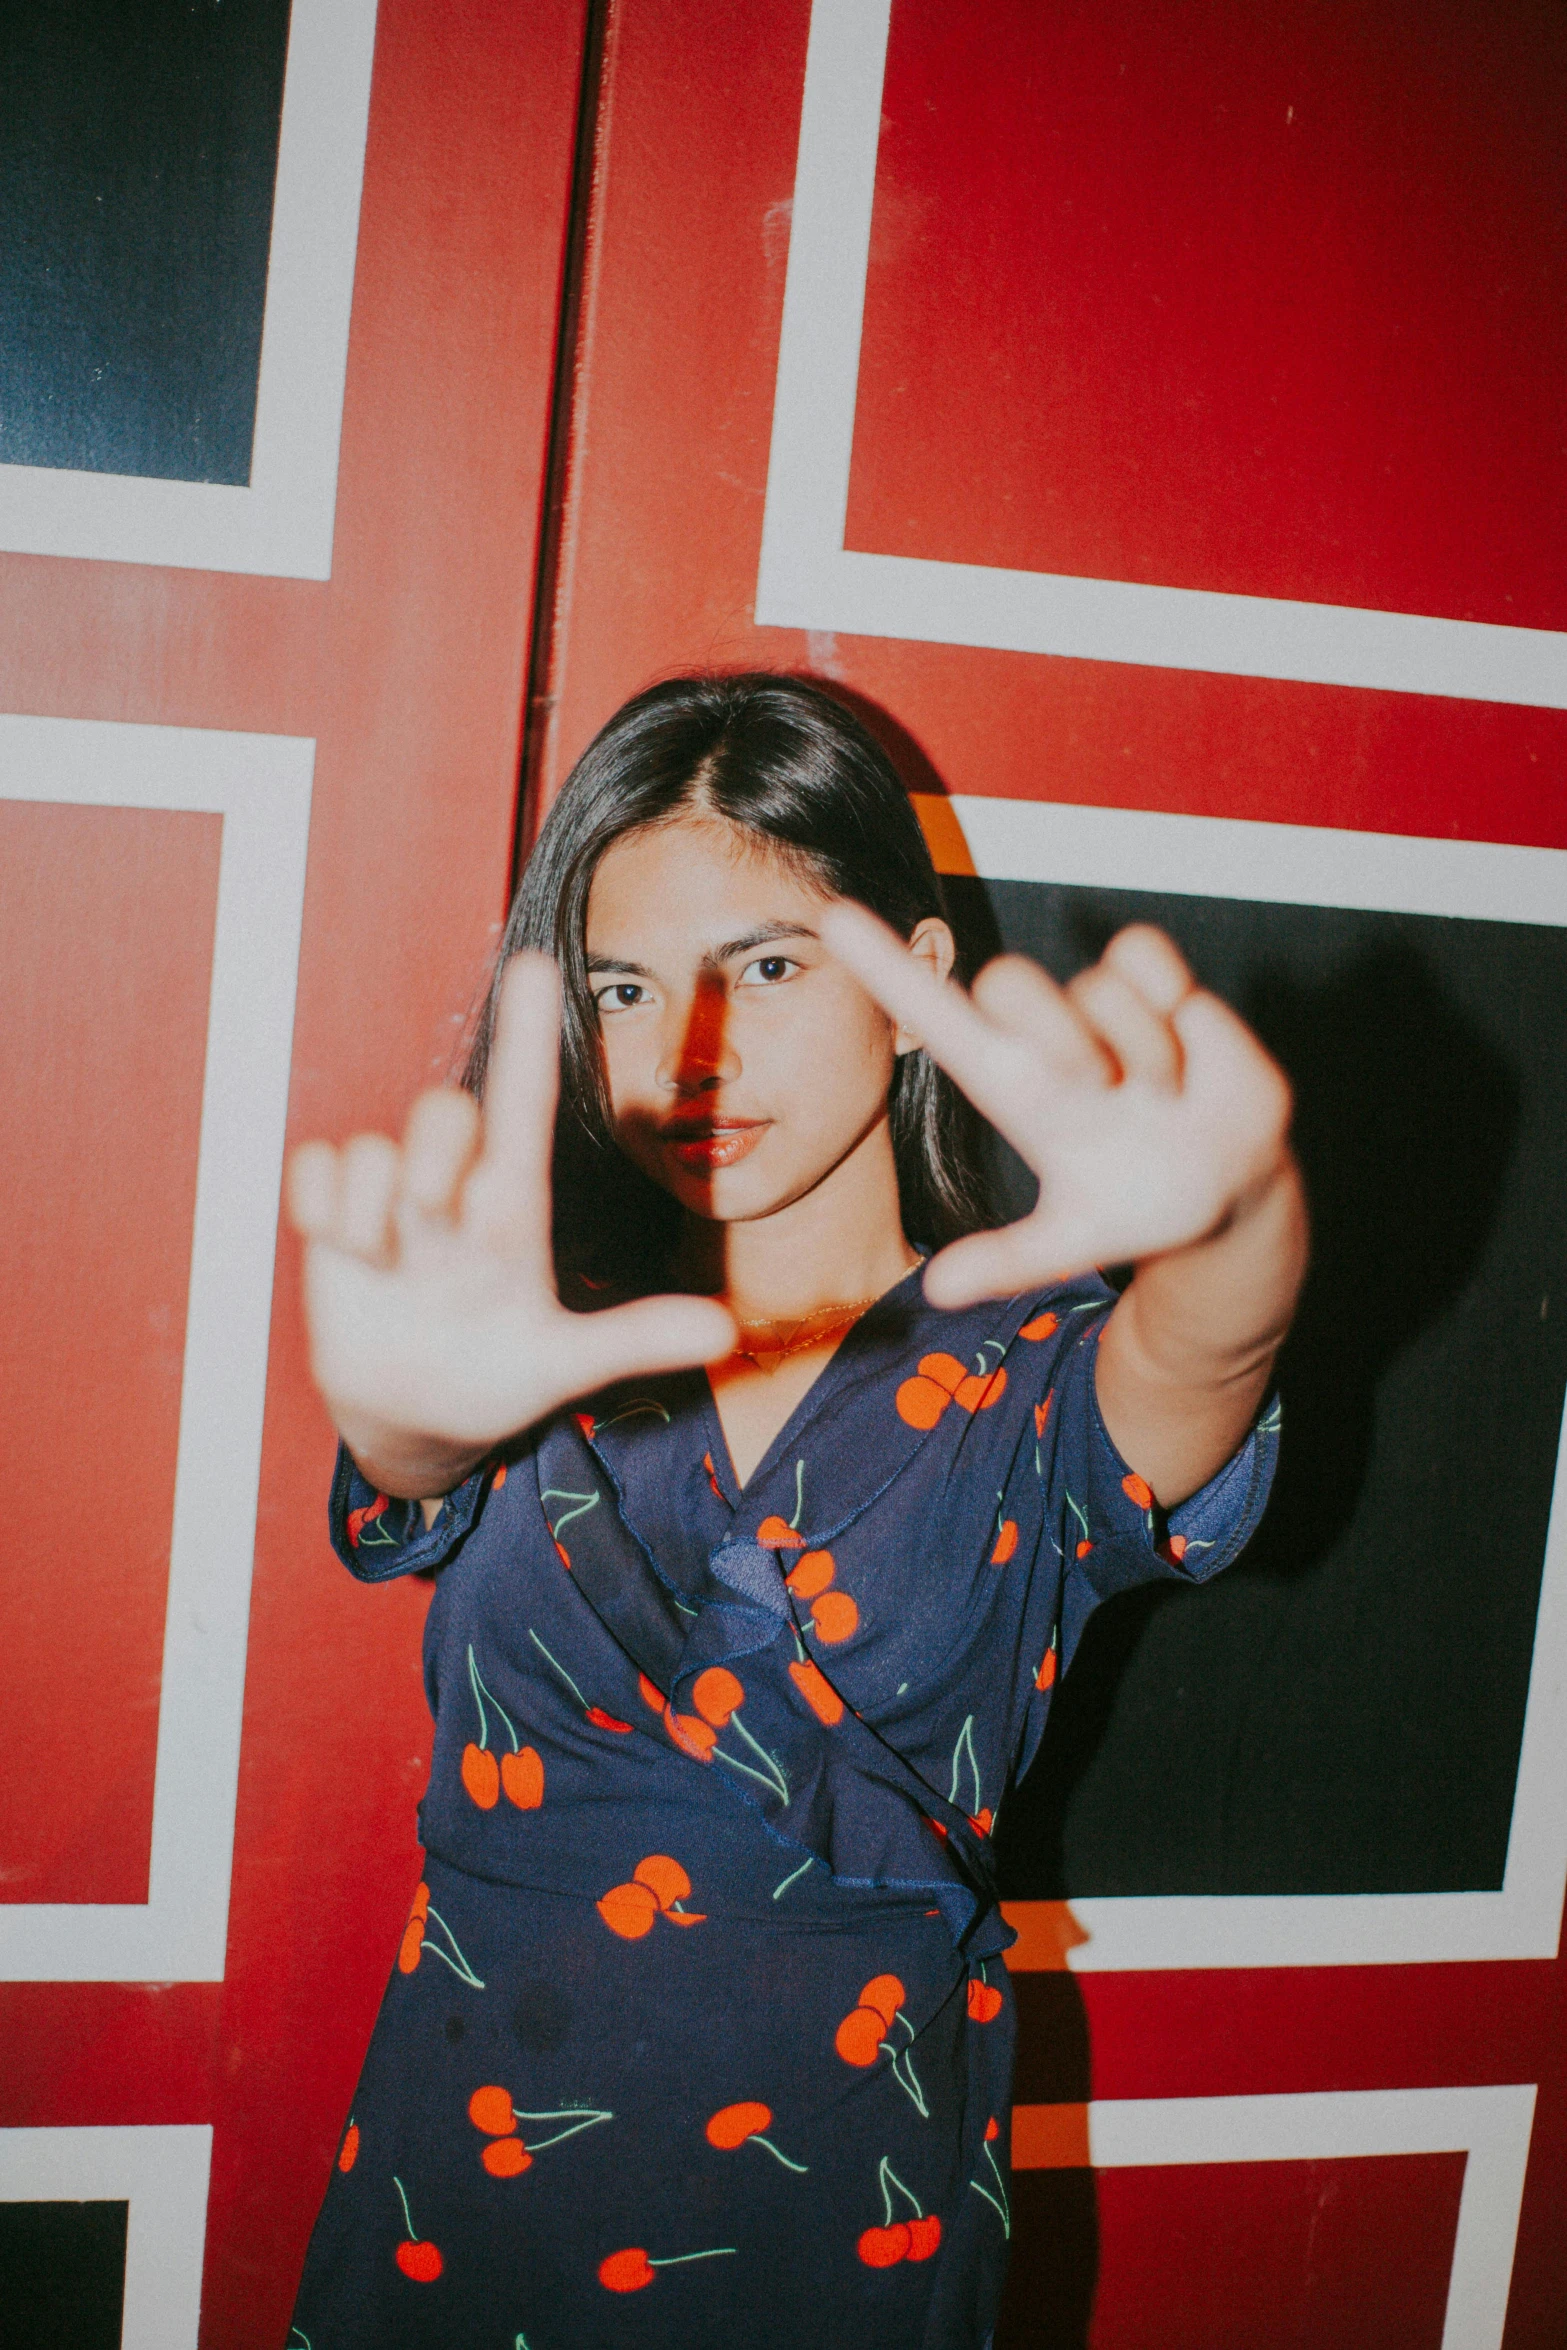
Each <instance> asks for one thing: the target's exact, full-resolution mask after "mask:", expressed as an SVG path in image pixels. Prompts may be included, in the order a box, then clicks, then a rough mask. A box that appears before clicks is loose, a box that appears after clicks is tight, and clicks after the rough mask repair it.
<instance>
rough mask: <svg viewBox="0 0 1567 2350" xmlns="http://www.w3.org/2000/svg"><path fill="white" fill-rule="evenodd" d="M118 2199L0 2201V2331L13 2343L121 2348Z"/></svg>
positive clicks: (36, 2349) (57, 2348)
mask: <svg viewBox="0 0 1567 2350" xmlns="http://www.w3.org/2000/svg"><path fill="white" fill-rule="evenodd" d="M128 2214H129V2206H128V2205H127V2204H124V2203H0V2311H3V2313H4V2315H3V2326H0V2338H3V2339H4V2340H5V2341H6V2342H8V2343H14V2344H15V2345H16V2350H120V2331H121V2321H122V2318H123V2314H124V2303H125V2230H126V2221H127V2217H128Z"/></svg>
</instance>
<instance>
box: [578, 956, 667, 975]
mask: <svg viewBox="0 0 1567 2350" xmlns="http://www.w3.org/2000/svg"><path fill="white" fill-rule="evenodd" d="M587 960H588V969H589V971H595V972H596V971H629V972H630V973H631V975H632V977H633V978H634V979H651V978H652V977H653V974H652V972H651V971H650V970H649V969H648V967H647V965H646V964H645V963H627V962H623V961H622V960H621V958H620V956H618V955H589V957H588V959H587Z"/></svg>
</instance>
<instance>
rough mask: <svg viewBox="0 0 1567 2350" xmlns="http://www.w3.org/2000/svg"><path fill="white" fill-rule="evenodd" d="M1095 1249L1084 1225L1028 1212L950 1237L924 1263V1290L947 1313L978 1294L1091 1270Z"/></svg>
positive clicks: (1017, 1292)
mask: <svg viewBox="0 0 1567 2350" xmlns="http://www.w3.org/2000/svg"><path fill="white" fill-rule="evenodd" d="M1094 1261H1095V1252H1094V1243H1093V1236H1092V1235H1091V1234H1090V1233H1089V1231H1088V1230H1087V1228H1086V1226H1085V1227H1084V1228H1083V1229H1082V1230H1080V1231H1078V1230H1072V1229H1069V1228H1068V1226H1067V1225H1066V1223H1065V1222H1064V1221H1063V1220H1057V1221H1056V1222H1054V1223H1052V1224H1050V1225H1042V1224H1041V1223H1040V1222H1039V1221H1038V1220H1037V1219H1036V1218H1034V1217H1032V1216H1027V1217H1025V1218H1024V1219H1023V1220H1022V1222H1021V1223H1018V1224H1004V1225H1003V1226H1002V1228H1001V1230H1000V1231H999V1232H973V1233H970V1235H969V1236H968V1238H967V1239H966V1240H954V1241H952V1242H951V1243H950V1244H949V1246H948V1247H946V1248H944V1249H942V1250H941V1251H940V1252H939V1253H938V1254H937V1255H936V1256H933V1257H932V1258H931V1260H930V1262H929V1264H928V1265H927V1266H926V1267H925V1295H926V1296H927V1297H928V1298H929V1300H930V1302H931V1304H932V1305H933V1306H942V1307H944V1308H945V1309H946V1310H947V1311H948V1312H952V1311H955V1310H956V1309H957V1308H958V1307H960V1306H972V1305H977V1304H978V1303H979V1301H980V1299H981V1298H987V1297H1018V1296H1021V1294H1022V1293H1023V1292H1024V1291H1025V1290H1029V1289H1043V1288H1045V1287H1046V1286H1047V1285H1048V1284H1049V1283H1050V1282H1052V1281H1069V1280H1071V1279H1072V1277H1073V1276H1074V1275H1075V1274H1078V1273H1087V1272H1091V1271H1092V1269H1093V1266H1094Z"/></svg>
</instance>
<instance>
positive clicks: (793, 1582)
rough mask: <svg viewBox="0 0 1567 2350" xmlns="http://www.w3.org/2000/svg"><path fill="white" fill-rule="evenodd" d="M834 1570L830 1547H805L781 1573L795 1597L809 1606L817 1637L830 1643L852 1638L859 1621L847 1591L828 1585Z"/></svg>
mask: <svg viewBox="0 0 1567 2350" xmlns="http://www.w3.org/2000/svg"><path fill="white" fill-rule="evenodd" d="M837 1571H838V1567H837V1561H836V1560H835V1559H834V1557H833V1555H832V1552H831V1551H830V1550H807V1551H804V1552H802V1553H801V1555H800V1557H799V1558H798V1559H797V1560H796V1561H795V1563H794V1566H793V1567H792V1568H791V1569H790V1571H789V1573H788V1574H787V1575H786V1576H785V1577H784V1581H785V1583H786V1584H787V1585H788V1587H789V1589H790V1590H791V1591H792V1592H793V1593H794V1596H795V1598H796V1599H802V1600H804V1601H805V1602H806V1603H807V1605H808V1606H809V1609H810V1615H811V1622H812V1624H813V1625H814V1626H815V1628H816V1635H817V1638H818V1639H820V1640H825V1641H828V1642H829V1643H833V1644H836V1643H837V1642H838V1641H840V1640H849V1639H852V1638H853V1636H854V1634H855V1633H856V1632H857V1631H858V1630H859V1624H860V1611H859V1608H858V1607H857V1606H856V1605H855V1602H854V1600H853V1599H852V1598H851V1597H850V1595H849V1593H848V1592H847V1591H837V1590H833V1589H832V1588H831V1585H832V1582H833V1578H834V1576H835V1575H836V1574H837Z"/></svg>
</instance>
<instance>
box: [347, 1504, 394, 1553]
mask: <svg viewBox="0 0 1567 2350" xmlns="http://www.w3.org/2000/svg"><path fill="white" fill-rule="evenodd" d="M390 1506H391V1495H390V1494H387V1493H378V1494H377V1495H376V1497H375V1499H374V1501H372V1502H370V1503H368V1504H367V1505H366V1506H365V1508H363V1509H358V1510H350V1511H349V1513H348V1539H349V1541H350V1542H351V1543H352V1544H353V1546H354V1548H355V1550H358V1549H359V1547H360V1545H361V1544H363V1545H364V1547H365V1549H366V1550H375V1549H384V1548H395V1546H396V1542H397V1537H396V1535H395V1534H391V1533H389V1532H388V1531H387V1529H386V1527H385V1526H377V1525H376V1521H377V1519H379V1518H382V1517H384V1516H385V1515H386V1512H387V1510H388V1508H389V1507H390ZM367 1526H375V1527H376V1530H375V1532H374V1533H373V1534H367V1533H366V1532H365V1528H366V1527H367Z"/></svg>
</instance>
